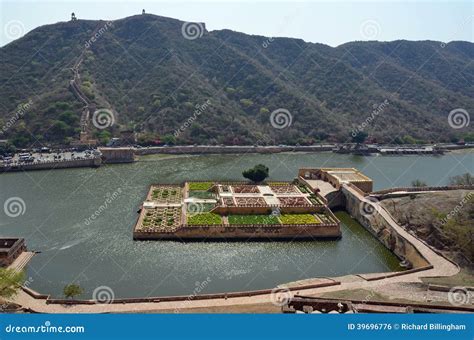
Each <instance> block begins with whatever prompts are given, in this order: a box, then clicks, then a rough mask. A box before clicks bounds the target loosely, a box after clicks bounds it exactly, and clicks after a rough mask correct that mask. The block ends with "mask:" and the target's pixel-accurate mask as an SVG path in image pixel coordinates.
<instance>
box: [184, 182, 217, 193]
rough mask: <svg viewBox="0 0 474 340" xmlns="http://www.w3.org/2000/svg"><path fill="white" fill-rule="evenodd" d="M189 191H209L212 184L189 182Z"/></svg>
mask: <svg viewBox="0 0 474 340" xmlns="http://www.w3.org/2000/svg"><path fill="white" fill-rule="evenodd" d="M188 184H189V190H204V191H206V190H209V189H210V188H211V187H212V186H213V185H214V183H212V182H189V183H188Z"/></svg>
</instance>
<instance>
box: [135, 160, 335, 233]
mask: <svg viewBox="0 0 474 340" xmlns="http://www.w3.org/2000/svg"><path fill="white" fill-rule="evenodd" d="M259 167H261V168H262V173H263V175H261V177H259V174H258V172H259ZM265 171H266V172H267V174H268V168H266V169H265V167H264V166H262V165H258V166H256V167H255V168H254V169H250V170H248V172H244V176H245V177H248V178H250V179H253V182H251V183H250V182H214V181H206V182H204V181H194V182H185V183H183V184H182V185H172V184H153V185H151V187H150V189H149V191H148V195H147V197H146V200H145V202H144V203H143V205H142V208H141V210H140V215H139V217H138V219H137V222H136V225H135V228H134V232H133V238H134V239H135V240H151V239H156V240H182V241H186V240H214V241H215V240H219V239H222V240H255V239H258V240H285V239H286V240H295V239H300V240H302V239H320V238H330V239H337V238H339V237H341V230H340V222H339V220H338V219H337V218H336V216H335V215H334V214H333V213H332V211H331V210H330V209H329V207H328V202H327V199H326V198H325V197H324V196H322V195H321V191H320V189H319V188H317V187H314V186H311V185H310V184H309V183H308V182H307V181H306V180H304V179H303V178H302V177H300V176H299V177H298V178H296V179H295V180H294V181H292V182H284V181H278V182H275V181H268V182H264V181H263V179H264V178H265V177H266V176H265Z"/></svg>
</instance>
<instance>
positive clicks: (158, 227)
mask: <svg viewBox="0 0 474 340" xmlns="http://www.w3.org/2000/svg"><path fill="white" fill-rule="evenodd" d="M180 223H181V209H180V208H172V207H169V208H155V209H147V210H146V212H145V216H144V217H143V220H142V223H141V225H140V226H139V228H138V229H141V230H147V231H153V230H154V231H164V230H166V229H170V228H173V227H178V226H179V225H180Z"/></svg>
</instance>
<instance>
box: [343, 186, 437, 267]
mask: <svg viewBox="0 0 474 340" xmlns="http://www.w3.org/2000/svg"><path fill="white" fill-rule="evenodd" d="M342 192H343V194H344V196H345V198H346V210H347V212H348V213H349V214H350V215H351V216H352V217H353V218H355V219H356V220H357V221H358V222H359V223H360V224H361V225H362V226H364V228H365V229H367V230H368V231H369V232H370V233H371V234H372V235H374V236H375V237H376V238H377V239H378V240H379V241H380V242H381V243H382V244H383V245H385V247H387V248H388V249H390V250H391V251H392V252H393V253H394V254H395V255H397V256H398V257H399V258H400V259H403V260H405V259H406V260H407V261H409V262H410V263H411V264H412V266H413V267H414V268H419V267H426V266H428V265H430V264H429V263H428V261H427V260H426V259H425V258H424V257H423V256H422V255H421V253H420V252H419V251H418V250H417V249H416V248H415V247H414V246H413V245H412V244H411V243H410V242H408V241H407V240H406V239H405V238H404V237H402V236H400V235H399V234H398V232H397V231H396V230H395V229H394V228H393V227H392V226H391V225H390V223H389V222H388V221H387V220H386V219H385V218H384V217H383V216H382V215H381V214H379V213H378V212H377V211H376V210H374V211H373V213H371V214H363V213H362V209H361V204H362V201H361V199H360V198H359V197H358V196H356V195H354V194H353V193H352V192H351V191H350V190H348V189H347V188H346V187H343V188H342Z"/></svg>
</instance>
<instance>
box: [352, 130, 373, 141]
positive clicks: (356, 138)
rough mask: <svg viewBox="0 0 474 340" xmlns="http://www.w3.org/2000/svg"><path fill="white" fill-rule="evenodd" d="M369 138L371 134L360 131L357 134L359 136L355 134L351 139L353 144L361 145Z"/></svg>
mask: <svg viewBox="0 0 474 340" xmlns="http://www.w3.org/2000/svg"><path fill="white" fill-rule="evenodd" d="M368 136H369V134H368V133H367V132H365V131H359V132H357V134H353V135H352V136H351V137H352V142H353V143H357V144H360V143H364V141H365V140H366V138H367V137H368Z"/></svg>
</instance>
